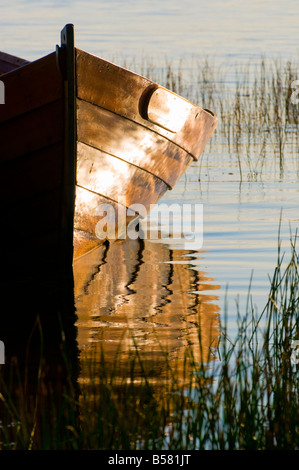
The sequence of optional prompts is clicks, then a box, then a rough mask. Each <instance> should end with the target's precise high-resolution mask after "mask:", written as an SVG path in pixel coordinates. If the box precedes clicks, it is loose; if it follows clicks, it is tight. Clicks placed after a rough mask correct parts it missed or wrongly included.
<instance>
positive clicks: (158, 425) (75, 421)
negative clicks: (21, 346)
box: [0, 235, 299, 450]
mask: <svg viewBox="0 0 299 470" xmlns="http://www.w3.org/2000/svg"><path fill="white" fill-rule="evenodd" d="M296 238H297V235H295V236H294V237H293V238H292V240H291V252H290V256H289V259H288V261H287V260H286V259H285V257H284V255H282V254H281V252H280V248H279V249H278V259H277V266H276V268H275V271H274V273H273V277H272V279H271V282H270V287H269V295H268V300H267V302H266V305H265V308H264V310H263V311H262V312H260V313H257V312H255V310H254V309H253V308H252V307H251V302H250V292H249V296H248V304H247V309H246V312H240V313H239V315H238V328H237V335H236V337H235V338H229V334H228V330H227V321H226V315H224V318H223V321H222V323H221V329H220V331H221V332H220V337H219V343H218V344H217V345H215V344H214V345H211V360H208V361H207V362H205V363H203V362H198V360H195V358H196V357H198V354H197V351H195V350H194V346H192V345H190V346H188V347H186V351H185V358H184V380H182V379H181V376H180V379H179V378H178V377H179V376H178V374H177V370H176V363H175V362H174V361H173V360H170V358H169V356H168V353H167V351H164V352H163V354H164V358H165V368H166V371H167V374H166V375H165V376H164V377H162V378H161V381H160V382H159V383H157V382H155V381H153V380H152V377H151V371H150V369H148V367H147V364H146V362H144V360H143V358H142V355H141V353H140V351H139V348H138V344H137V343H136V344H135V348H133V349H132V352H131V357H130V358H129V359H128V360H127V361H126V362H125V363H123V361H122V355H121V344H120V350H119V354H118V355H116V357H115V361H114V363H113V366H112V367H111V365H110V367H107V361H106V358H105V355H104V353H103V352H102V354H101V356H100V358H98V357H95V358H94V359H89V362H88V375H89V380H88V381H83V382H82V383H79V388H78V387H77V386H76V385H74V383H73V382H72V381H71V379H69V380H67V382H66V384H65V386H64V388H63V391H62V392H61V393H60V394H59V396H57V393H56V392H55V390H56V388H57V385H56V384H55V383H52V384H51V383H47V382H44V380H43V367H44V365H43V364H44V361H41V362H40V367H39V369H38V374H37V379H36V382H35V387H34V390H33V391H32V390H31V392H30V393H29V392H28V390H25V387H26V384H25V383H24V381H23V380H21V379H20V377H19V375H18V373H17V367H16V365H14V364H12V368H11V374H10V379H9V381H8V382H6V383H4V382H3V379H1V394H0V399H1V405H2V406H1V410H2V414H1V426H0V442H1V448H2V449H109V450H112V449H118V450H120V449H125V450H129V449H138V450H141V449H172V450H175V449H182V450H184V449H188V450H191V449H215V450H226V449H246V450H249V449H250V450H255V449H256V450H264V449H267V450H268V449H281V450H282V449H284V450H285V449H288V450H292V449H298V448H299V432H298V423H299V406H298V404H299V403H298V390H299V389H298V359H299V351H298V349H296V348H294V343H293V341H294V340H298V339H299V320H298V313H299V301H298V299H299V254H298V251H297V248H296V243H295V242H296ZM198 335H199V339H200V331H199V332H198ZM62 339H63V335H62ZM62 342H63V341H62ZM200 344H201V343H200V341H199V347H200ZM295 344H296V343H295ZM63 351H64V350H63V348H62V354H64V358H63V359H64V360H65V362H66V363H67V362H68V360H69V358H68V357H67V353H64V352H63ZM297 353H298V354H297ZM215 355H216V356H217V360H215ZM85 364H86V362H85ZM110 364H111V362H110ZM70 366H71V365H70Z"/></svg>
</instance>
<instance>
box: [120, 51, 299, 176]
mask: <svg viewBox="0 0 299 470" xmlns="http://www.w3.org/2000/svg"><path fill="white" fill-rule="evenodd" d="M125 65H128V64H125ZM130 66H131V67H132V66H133V67H134V66H135V69H136V70H137V71H138V72H139V73H140V74H142V75H146V76H148V77H149V78H151V79H152V80H154V81H156V82H158V83H160V84H161V85H163V86H165V87H167V88H169V89H171V90H172V91H174V92H176V93H178V94H180V95H182V96H184V97H185V98H187V99H189V100H190V101H192V102H194V103H195V104H197V105H199V106H200V107H202V108H208V109H210V110H212V111H213V112H214V113H215V114H216V115H217V117H218V128H217V129H216V132H215V134H214V136H213V138H212V139H211V141H210V142H209V144H208V152H207V153H208V154H211V158H213V161H215V158H216V157H217V154H218V156H219V160H223V155H229V156H230V160H231V163H232V166H233V167H235V168H237V169H238V172H239V177H240V179H241V180H243V179H244V177H245V176H248V177H251V178H252V177H253V178H255V177H256V176H257V175H258V176H259V177H263V175H264V174H267V173H268V170H269V168H270V169H271V171H273V170H275V173H276V174H277V175H278V177H279V178H280V179H281V178H282V177H283V176H284V171H285V170H286V169H287V164H286V160H287V163H288V164H289V163H290V160H294V162H293V163H294V165H293V166H292V171H293V170H294V169H295V174H296V177H298V174H299V163H298V161H299V159H298V154H299V132H298V124H299V112H298V111H299V104H298V103H297V101H298V84H297V85H296V80H298V70H299V64H298V60H296V59H295V60H292V61H290V60H289V61H283V60H279V59H276V60H270V59H263V58H261V59H260V61H258V62H255V63H248V64H243V65H242V66H236V67H235V68H234V69H233V70H231V69H230V68H229V69H227V68H225V67H222V68H221V67H215V66H214V65H213V63H212V62H211V60H210V59H209V58H208V57H204V58H203V59H202V60H200V61H198V60H195V59H194V61H192V63H186V62H184V60H181V61H179V62H178V63H177V64H176V65H175V66H173V64H172V63H171V62H169V61H166V63H165V65H164V66H163V67H162V68H155V67H154V66H153V63H152V62H151V61H148V62H143V63H142V64H139V67H138V64H130ZM286 156H287V158H286ZM269 161H270V162H269Z"/></svg>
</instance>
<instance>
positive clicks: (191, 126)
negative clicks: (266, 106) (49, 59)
mask: <svg viewBox="0 0 299 470" xmlns="http://www.w3.org/2000/svg"><path fill="white" fill-rule="evenodd" d="M76 70H77V72H76V73H77V96H78V98H80V99H83V100H86V101H88V102H90V103H94V104H96V105H98V106H101V107H102V108H105V109H107V110H109V111H112V112H114V113H116V114H119V115H121V116H125V117H127V118H128V119H130V120H132V121H135V122H138V123H139V124H142V125H143V126H146V127H148V128H149V129H152V130H154V131H155V132H157V133H158V134H160V135H163V136H164V137H166V138H168V139H169V140H171V141H172V142H174V143H176V144H177V145H179V146H180V147H182V148H183V149H184V150H185V151H186V152H187V153H190V154H191V155H192V156H193V158H195V159H196V160H197V159H198V158H199V156H200V154H201V153H202V152H203V150H204V148H205V145H206V143H207V141H208V140H209V139H210V137H211V135H212V133H213V132H214V130H215V128H216V125H217V119H216V118H215V116H213V115H212V114H210V113H209V112H207V111H205V110H203V109H201V108H200V107H198V106H195V105H193V104H190V112H189V114H188V119H186V122H185V124H184V125H183V126H182V128H181V130H180V131H179V132H177V133H173V132H170V131H168V130H166V129H164V128H163V127H161V126H159V125H157V124H154V123H152V122H150V121H149V120H148V116H147V107H148V103H149V100H150V97H151V95H152V94H153V92H154V91H155V90H156V89H157V87H158V85H157V84H156V83H153V82H151V81H150V80H148V79H146V78H144V77H142V76H140V75H138V74H134V73H132V72H130V71H128V70H126V69H123V68H121V67H117V66H116V65H114V64H110V63H109V62H107V61H104V60H102V59H100V58H98V57H96V56H93V55H91V54H88V53H86V52H84V51H81V50H79V49H76ZM160 88H162V87H160Z"/></svg>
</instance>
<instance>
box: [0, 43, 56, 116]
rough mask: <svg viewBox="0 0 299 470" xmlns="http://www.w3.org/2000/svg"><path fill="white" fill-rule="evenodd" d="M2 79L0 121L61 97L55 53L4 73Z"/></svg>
mask: <svg viewBox="0 0 299 470" xmlns="http://www.w3.org/2000/svg"><path fill="white" fill-rule="evenodd" d="M1 80H2V81H3V82H4V85H5V106H0V123H1V122H5V121H7V120H8V119H12V118H13V117H16V116H20V115H21V114H25V113H27V112H29V111H32V110H33V109H36V108H41V107H42V106H44V105H46V104H48V103H52V102H54V101H57V100H59V99H61V98H62V96H63V82H62V80H61V73H60V71H59V69H58V67H57V61H56V53H55V52H53V53H51V54H49V55H47V56H46V57H43V58H42V59H39V60H36V61H34V62H31V63H30V64H29V65H27V66H24V67H21V68H19V69H17V70H15V71H14V72H13V73H9V74H7V75H3V76H2V77H1Z"/></svg>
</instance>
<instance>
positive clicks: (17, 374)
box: [0, 272, 78, 447]
mask: <svg viewBox="0 0 299 470" xmlns="http://www.w3.org/2000/svg"><path fill="white" fill-rule="evenodd" d="M11 279H12V278H10V279H9V278H8V279H6V282H5V283H3V284H2V286H1V320H0V339H1V341H3V343H4V346H5V364H2V365H1V366H0V395H1V400H0V422H2V423H5V426H6V428H4V432H6V431H7V423H9V419H11V422H12V423H14V424H13V425H14V426H16V421H19V420H21V419H22V413H25V414H26V416H27V418H26V419H28V422H31V421H32V422H33V423H34V422H35V419H36V416H33V415H34V410H35V405H36V403H37V401H36V400H38V401H39V407H40V409H41V412H42V413H43V412H44V411H46V410H43V409H42V407H43V403H46V401H45V402H43V399H44V396H46V395H47V396H48V398H50V400H49V402H50V401H51V400H53V403H55V406H56V405H57V408H58V409H59V406H60V404H61V402H62V400H63V394H64V391H65V390H66V388H67V387H70V385H71V386H73V387H74V390H75V389H76V384H77V377H78V350H77V339H76V336H77V330H76V326H75V321H76V314H75V306H74V292H73V282H72V280H71V279H65V282H64V281H62V280H61V276H60V275H59V274H58V273H55V272H51V273H49V272H48V273H41V274H40V276H36V277H33V276H28V277H27V278H26V276H25V275H24V276H22V278H21V279H20V278H19V279H18V281H17V280H16V279H17V276H16V277H15V280H14V279H13V280H11ZM49 391H51V397H49V393H50V392H49ZM49 402H48V403H49ZM45 406H48V405H45ZM7 413H8V415H7ZM27 413H29V414H27ZM3 426H4V425H3ZM34 426H35V424H34ZM1 437H3V436H2V434H1ZM1 445H2V442H1V443H0V447H1Z"/></svg>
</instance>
